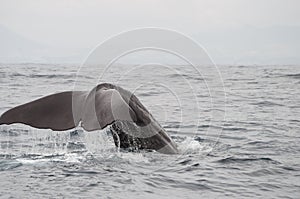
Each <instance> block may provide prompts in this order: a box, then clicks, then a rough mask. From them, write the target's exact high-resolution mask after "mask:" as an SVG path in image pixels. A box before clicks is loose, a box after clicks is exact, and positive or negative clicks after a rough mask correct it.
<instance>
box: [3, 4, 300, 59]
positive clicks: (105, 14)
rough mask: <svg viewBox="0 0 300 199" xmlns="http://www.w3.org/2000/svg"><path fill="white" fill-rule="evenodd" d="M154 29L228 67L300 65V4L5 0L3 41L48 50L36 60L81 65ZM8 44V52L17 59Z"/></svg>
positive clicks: (12, 46) (29, 55) (25, 47)
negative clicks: (136, 31) (102, 47)
mask: <svg viewBox="0 0 300 199" xmlns="http://www.w3.org/2000/svg"><path fill="white" fill-rule="evenodd" d="M149 26H151V27H161V28H168V29H173V30H177V31H179V32H181V33H184V34H186V35H188V36H190V37H192V38H194V39H195V40H197V41H198V42H199V43H200V44H202V45H203V46H204V47H205V48H206V49H207V51H208V53H209V54H210V55H211V57H212V58H213V59H214V60H215V61H216V62H217V63H220V64H283V63H286V64H299V63H300V54H299V52H300V39H299V38H298V37H299V36H298V35H299V33H300V1H297V0H269V1H268V0H226V1H225V0H224V1H222V0H187V1H175V0H172V1H170V0H163V1H162V0H147V1H146V0H118V1H116V0H101V1H94V0H89V1H84V0H43V1H40V0H27V1H17V0H0V28H1V27H2V29H5V31H2V32H5V33H2V34H4V36H3V35H0V36H1V37H3V38H5V40H6V45H10V43H9V42H8V41H7V39H6V37H9V38H11V40H16V39H14V37H12V36H8V35H12V34H16V35H15V36H16V37H22V39H24V40H27V41H28V42H25V44H24V46H23V47H19V48H24V49H25V50H23V51H26V52H27V53H28V54H26V56H27V57H34V55H33V54H34V51H33V53H32V54H30V50H27V48H28V49H29V48H33V47H32V46H31V45H30V42H33V43H34V45H35V47H34V48H41V47H40V46H43V48H44V49H46V50H44V51H43V52H44V53H46V54H47V55H44V54H42V53H40V54H39V55H36V56H41V57H51V56H52V55H53V57H60V56H61V57H62V60H64V59H63V57H72V58H70V60H68V61H74V62H76V61H79V60H81V59H83V58H84V57H86V55H87V53H88V52H89V50H91V49H92V48H94V47H95V46H97V44H99V43H100V42H102V41H104V40H105V39H107V38H108V37H110V36H112V35H115V34H118V33H119V32H122V31H126V30H130V29H133V28H140V27H149ZM0 33H1V31H0ZM19 43H20V42H19ZM21 43H22V42H21ZM23 43H24V42H23ZM15 45H18V44H16V43H15V44H12V45H10V48H15ZM37 46H39V47H37ZM5 47H7V46H4V47H3V46H2V47H1V48H2V50H1V49H0V52H5V53H6V54H5V56H9V57H10V59H13V57H14V54H16V52H15V51H14V50H13V49H10V51H9V52H10V53H8V52H7V51H5V49H3V48H5ZM17 47H18V46H17ZM47 48H48V49H47ZM23 51H22V52H23ZM57 52H59V54H58V53H57ZM18 53H19V54H18V56H19V58H20V57H22V56H23V54H22V53H20V52H18ZM55 53H56V54H55ZM5 56H4V55H3V56H2V57H0V58H2V60H1V59H0V61H3V60H4V61H5ZM72 59H74V60H72ZM38 60H39V59H38Z"/></svg>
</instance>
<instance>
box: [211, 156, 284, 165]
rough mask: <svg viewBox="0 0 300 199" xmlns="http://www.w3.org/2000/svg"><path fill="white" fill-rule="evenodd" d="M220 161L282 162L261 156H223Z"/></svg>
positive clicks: (224, 162) (226, 162)
mask: <svg viewBox="0 0 300 199" xmlns="http://www.w3.org/2000/svg"><path fill="white" fill-rule="evenodd" d="M217 162H219V163H223V164H228V163H249V162H268V163H274V164H279V163H280V162H278V161H276V160H273V159H271V158H268V157H261V158H236V157H233V156H231V157H227V158H222V159H220V160H217Z"/></svg>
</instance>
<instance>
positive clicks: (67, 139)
mask: <svg viewBox="0 0 300 199" xmlns="http://www.w3.org/2000/svg"><path fill="white" fill-rule="evenodd" d="M78 67H79V66H78V65H63V64H61V65H53V64H52V65H50V64H1V65H0V95H1V104H0V113H1V114H2V113H3V112H4V111H6V110H8V109H9V108H12V107H14V106H17V105H20V104H23V103H25V102H29V101H31V100H34V99H37V98H39V97H42V96H45V95H48V94H52V93H55V92H60V91H66V90H73V89H74V88H75V89H77V88H80V89H86V88H90V89H91V88H92V87H93V86H95V85H96V83H95V77H94V76H95V74H94V73H93V71H94V69H93V68H92V67H91V68H90V72H87V73H79V74H78V73H77V71H78ZM126 67H127V66H126V65H122V66H119V67H115V69H117V70H115V71H113V72H110V73H109V74H108V75H107V76H105V77H102V79H101V76H100V75H96V76H97V77H100V78H99V79H98V82H101V81H110V82H112V83H118V84H119V85H121V86H122V87H124V88H125V89H128V90H130V91H132V92H133V91H135V94H136V95H137V96H138V97H139V99H140V100H141V101H142V103H144V105H145V106H146V107H147V108H148V109H149V110H150V111H151V113H152V114H153V115H154V117H155V118H156V119H157V120H158V121H159V122H160V123H161V124H162V126H163V127H164V128H165V129H166V130H167V132H168V133H169V134H170V135H171V136H172V138H173V139H174V140H175V142H176V143H177V144H178V147H179V149H180V154H179V155H165V154H160V153H157V152H146V151H138V152H130V151H126V150H120V149H117V148H115V146H114V144H113V140H112V137H111V135H110V132H109V130H108V129H104V130H99V131H95V132H84V131H83V130H82V129H80V128H76V129H72V130H69V131H64V132H54V131H51V130H38V129H34V128H31V127H28V126H25V125H22V124H14V125H2V126H0V146H1V150H0V197H1V198H71V197H73V198H83V197H99V198H141V197H144V198H201V197H207V198H299V196H300V180H299V179H300V155H299V154H300V68H299V66H288V65H287V66H219V70H220V74H221V76H222V79H223V83H224V84H223V85H222V86H221V87H220V84H214V82H215V79H214V78H213V76H212V77H211V78H210V77H206V76H205V77H201V76H199V75H196V74H194V73H191V72H189V71H188V70H186V68H185V67H184V66H176V67H178V68H180V69H181V70H179V71H180V73H175V72H174V71H164V70H162V69H159V70H158V71H155V66H153V67H152V68H151V67H149V68H147V67H146V68H143V69H142V70H143V71H139V70H135V71H131V72H130V74H129V73H126V75H125V76H124V75H123V76H121V78H120V73H123V71H125V69H126ZM146 76H147V77H151V78H150V79H147V77H146ZM182 77H184V79H187V80H189V82H192V84H193V85H194V87H193V88H196V91H191V90H190V89H187V87H186V86H185V85H186V83H184V81H183V80H182ZM209 78H210V79H209ZM115 80H118V81H116V82H114V81H115ZM96 82H97V81H96ZM153 82H156V83H153ZM207 82H209V88H210V90H209V89H207V84H206V83H207ZM168 83H169V84H168ZM137 85H141V86H140V87H139V86H137ZM197 89H198V90H197ZM213 90H215V91H216V92H217V93H218V92H220V93H221V94H220V95H216V96H217V98H218V96H219V97H220V99H213V106H212V99H211V95H210V92H209V91H213ZM221 91H222V92H223V91H224V94H226V96H225V97H224V95H222V92H221ZM195 94H196V96H197V100H196V102H197V103H198V108H195V103H193V99H194V96H195ZM223 97H224V99H223ZM212 109H218V112H220V115H221V117H215V116H214V115H212ZM223 116H224V120H222V121H219V119H218V118H223ZM216 118H217V119H216ZM197 122H198V123H197Z"/></svg>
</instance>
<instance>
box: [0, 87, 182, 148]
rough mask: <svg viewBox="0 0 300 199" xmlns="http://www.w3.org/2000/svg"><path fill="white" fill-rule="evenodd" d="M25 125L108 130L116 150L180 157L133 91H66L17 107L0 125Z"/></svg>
mask: <svg viewBox="0 0 300 199" xmlns="http://www.w3.org/2000/svg"><path fill="white" fill-rule="evenodd" d="M13 123H22V124H25V125H29V126H31V127H34V128H38V129H51V130H53V131H66V130H69V129H73V128H76V127H78V126H80V127H82V128H83V129H84V130H85V131H88V132H89V131H96V130H101V129H104V128H106V127H108V128H109V131H110V132H111V134H112V137H113V141H114V144H115V145H116V147H119V148H122V149H133V150H154V151H157V152H160V153H164V154H178V153H179V152H178V148H177V145H176V143H175V142H174V141H173V139H172V138H171V137H170V136H169V135H168V133H167V132H166V131H165V129H164V128H163V127H162V126H161V125H160V124H159V122H158V121H157V120H155V118H154V117H153V115H152V114H151V113H150V112H149V111H148V110H147V109H146V107H145V106H144V105H143V104H142V103H141V102H140V100H139V99H138V98H137V97H136V96H135V95H134V94H133V93H131V92H130V91H128V90H125V89H123V88H121V87H120V86H117V85H114V84H110V83H101V84H98V85H97V86H95V87H94V88H93V89H92V90H90V91H65V92H60V93H55V94H51V95H48V96H45V97H42V98H39V99H36V100H34V101H31V102H28V103H25V104H22V105H19V106H16V107H14V108H11V109H9V110H7V111H6V112H4V113H3V114H2V115H1V117H0V125H10V124H13Z"/></svg>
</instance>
